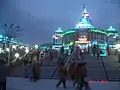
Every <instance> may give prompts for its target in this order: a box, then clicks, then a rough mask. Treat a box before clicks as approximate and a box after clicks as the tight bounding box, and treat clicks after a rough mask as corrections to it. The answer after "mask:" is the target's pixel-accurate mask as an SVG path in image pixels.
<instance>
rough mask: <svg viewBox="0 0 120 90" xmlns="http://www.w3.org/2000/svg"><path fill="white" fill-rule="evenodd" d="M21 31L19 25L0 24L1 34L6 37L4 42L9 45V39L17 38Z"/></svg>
mask: <svg viewBox="0 0 120 90" xmlns="http://www.w3.org/2000/svg"><path fill="white" fill-rule="evenodd" d="M21 31H22V29H21V28H20V26H16V25H14V24H10V25H9V24H4V25H2V34H3V36H4V37H7V38H6V39H7V40H6V42H5V43H4V45H5V44H7V45H9V43H10V41H11V40H12V39H17V38H19V37H20V36H21Z"/></svg>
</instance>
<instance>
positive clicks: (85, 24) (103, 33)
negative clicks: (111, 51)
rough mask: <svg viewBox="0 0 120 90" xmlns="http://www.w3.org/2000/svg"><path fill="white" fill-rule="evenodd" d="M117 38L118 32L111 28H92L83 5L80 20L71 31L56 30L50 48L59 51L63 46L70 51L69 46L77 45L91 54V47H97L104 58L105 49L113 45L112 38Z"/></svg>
mask: <svg viewBox="0 0 120 90" xmlns="http://www.w3.org/2000/svg"><path fill="white" fill-rule="evenodd" d="M117 36H119V35H118V32H117V31H116V29H114V28H113V27H112V26H110V27H109V28H108V29H106V30H103V29H100V28H96V27H95V26H93V24H92V21H91V18H90V15H89V13H88V11H87V10H86V7H85V5H83V7H82V15H81V18H80V20H79V22H78V24H77V25H76V26H75V27H74V28H73V29H68V30H64V29H61V28H58V30H56V31H55V32H54V34H53V36H52V44H53V45H52V47H53V49H59V48H60V47H61V46H64V48H65V49H70V47H71V46H74V45H78V46H79V47H80V48H81V49H85V50H86V51H89V52H91V47H92V46H93V45H99V47H100V48H101V50H102V51H103V52H104V53H103V56H106V55H107V48H108V47H109V46H110V45H111V46H112V45H114V38H116V37H117Z"/></svg>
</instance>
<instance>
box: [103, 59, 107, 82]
mask: <svg viewBox="0 0 120 90" xmlns="http://www.w3.org/2000/svg"><path fill="white" fill-rule="evenodd" d="M101 62H102V65H103V69H104V72H105V76H106V79H107V80H108V73H107V70H106V68H105V64H104V61H103V59H101Z"/></svg>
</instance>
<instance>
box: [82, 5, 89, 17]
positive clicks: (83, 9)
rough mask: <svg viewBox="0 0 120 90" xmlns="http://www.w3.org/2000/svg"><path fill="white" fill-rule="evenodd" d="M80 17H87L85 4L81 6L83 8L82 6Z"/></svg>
mask: <svg viewBox="0 0 120 90" xmlns="http://www.w3.org/2000/svg"><path fill="white" fill-rule="evenodd" d="M82 17H84V18H87V17H89V14H88V12H87V9H86V6H85V4H83V6H82Z"/></svg>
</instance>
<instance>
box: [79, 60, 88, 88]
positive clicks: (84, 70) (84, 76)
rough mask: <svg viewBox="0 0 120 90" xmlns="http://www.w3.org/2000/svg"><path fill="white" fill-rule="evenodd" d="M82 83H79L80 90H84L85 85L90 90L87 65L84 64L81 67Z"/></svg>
mask: <svg viewBox="0 0 120 90" xmlns="http://www.w3.org/2000/svg"><path fill="white" fill-rule="evenodd" d="M79 70H80V81H79V86H80V87H79V90H82V88H83V86H84V85H85V89H86V90H90V87H89V84H88V81H87V64H86V63H85V62H84V63H82V64H81V65H80V69H79Z"/></svg>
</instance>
